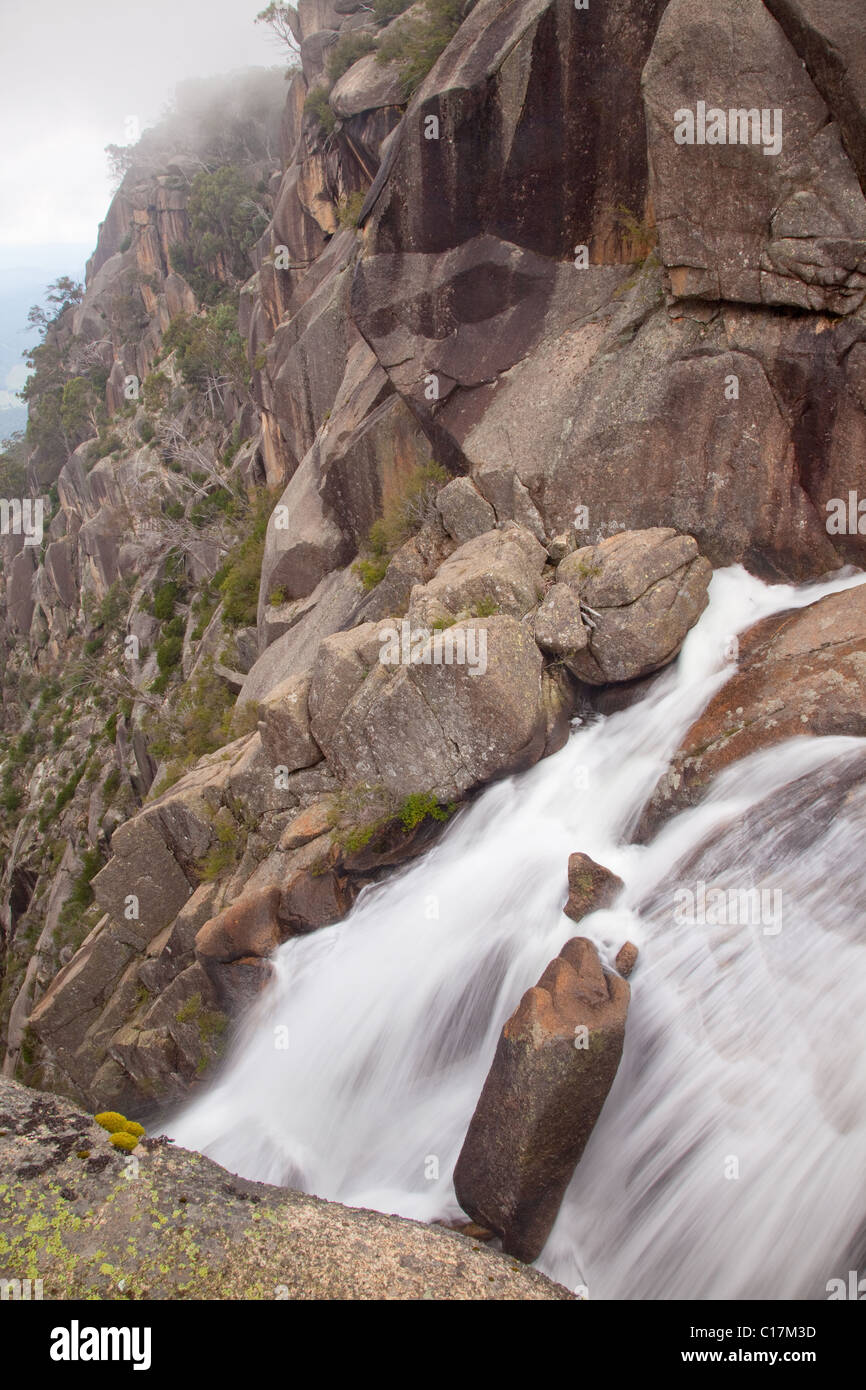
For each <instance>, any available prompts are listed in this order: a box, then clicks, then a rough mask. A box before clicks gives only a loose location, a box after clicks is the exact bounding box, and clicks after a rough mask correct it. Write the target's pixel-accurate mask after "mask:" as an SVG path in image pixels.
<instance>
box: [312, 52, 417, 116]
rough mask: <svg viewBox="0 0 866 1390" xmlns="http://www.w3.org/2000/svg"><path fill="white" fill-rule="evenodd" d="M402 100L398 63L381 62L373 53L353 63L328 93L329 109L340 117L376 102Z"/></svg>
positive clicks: (386, 103)
mask: <svg viewBox="0 0 866 1390" xmlns="http://www.w3.org/2000/svg"><path fill="white" fill-rule="evenodd" d="M404 100H405V97H404V94H403V79H402V76H401V73H400V68H399V65H398V64H396V63H380V62H378V61H377V58H376V54H375V53H367V54H365V55H364V57H363V58H359V59H358V61H357V63H353V64H352V66H351V67H350V68H349V70H348V71H347V72H344V73H343V75H342V77H340V78H338V80H337V81H336V82H335V83H334V85H333V87H332V88H331V92H330V96H329V101H330V104H331V110H332V111H333V112H334V115H335V116H339V117H340V119H341V120H348V118H349V117H350V116H358V115H360V114H361V112H362V111H370V110H372V109H373V108H374V107H377V106H394V105H400V104H401V103H402V102H403V101H404Z"/></svg>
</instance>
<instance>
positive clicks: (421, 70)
mask: <svg viewBox="0 0 866 1390" xmlns="http://www.w3.org/2000/svg"><path fill="white" fill-rule="evenodd" d="M474 4H475V0H426V4H425V6H424V10H423V11H422V12H421V13H420V14H414V15H408V16H407V17H406V18H405V19H403V20H400V22H399V23H397V24H395V25H394V26H393V28H392V30H391V31H390V32H389V33H387V34H385V35H383V37H382V39H381V40H380V41H379V49H378V55H377V58H378V61H379V62H380V63H397V65H398V66H399V68H400V75H401V77H402V79H403V90H404V92H405V94H406V96H407V97H410V96H411V95H412V93H413V92H414V91H415V90H416V89H417V88H418V87H420V85H421V83H422V82H423V81H424V78H425V77H426V76H427V74H428V72H429V71H430V69H431V68H432V67H433V65H434V63H435V62H436V59H437V58H438V57H439V55H440V53H444V51H445V49H446V48H447V47H448V45H449V43H450V42H451V40H452V39H453V37H454V35H455V34H456V33H457V30H458V29H459V28H460V25H461V24H462V23H463V21H464V19H465V18H466V16H467V15H468V14H469V12H470V10H472V8H473V6H474Z"/></svg>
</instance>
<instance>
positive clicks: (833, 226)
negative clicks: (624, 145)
mask: <svg viewBox="0 0 866 1390" xmlns="http://www.w3.org/2000/svg"><path fill="white" fill-rule="evenodd" d="M643 91H644V98H645V102H646V113H647V140H648V149H649V161H650V169H651V188H652V197H653V205H654V208H655V215H656V220H657V222H658V228H659V244H660V248H661V254H662V260H663V263H664V265H665V267H666V269H667V273H668V277H669V280H670V286H671V289H672V291H673V293H674V294H675V295H677V296H680V297H683V298H699V299H709V300H720V299H726V300H739V301H742V302H745V303H749V304H773V305H781V304H790V305H794V306H796V307H798V308H803V309H813V310H817V311H825V312H830V313H834V314H848V313H851V312H852V311H853V310H854V309H856V308H857V307H858V306H859V305H860V304H861V303H862V302H863V299H864V295H866V200H864V197H863V192H862V190H861V188H860V184H859V182H858V179H857V174H856V172H855V170H854V168H853V166H852V164H851V161H850V160H849V158H848V156H847V154H846V153H845V150H844V148H843V144H842V139H841V136H840V131H839V127H838V125H837V124H836V122H835V121H834V120H833V119H832V113H831V112H830V111H829V110H828V108H827V105H826V103H825V102H824V100H823V98H822V97H821V95H820V93H819V91H818V89H817V88H816V86H815V85H814V83H813V82H812V80H811V78H810V76H809V73H808V72H807V70H806V68H805V66H804V64H803V61H802V59H801V58H800V56H799V54H798V53H797V52H796V51H795V49H794V48H793V47H792V46H791V44H790V42H789V41H788V39H787V38H786V37H785V33H784V31H783V29H782V28H781V27H780V25H779V24H778V23H777V22H776V20H775V19H774V18H773V16H772V15H771V14H770V12H769V10H768V9H767V7H766V6H765V5H764V4H763V3H762V0H671V4H669V5H668V7H667V9H666V10H665V13H664V17H663V18H662V21H661V23H660V25H659V29H658V33H657V35H656V38H655V42H654V43H653V47H652V52H651V53H650V56H649V58H648V60H647V64H646V68H645V70H644V74H643ZM699 102H700V106H699V104H698V103H699ZM750 112H752V113H754V115H756V116H757V124H758V125H760V126H761V129H760V130H758V128H757V125H754V126H753V116H750V114H749V113H750ZM732 113H734V114H732ZM759 113H762V114H759ZM686 116H688V119H690V120H691V122H692V128H691V129H690V130H688V129H686V126H685V120H686ZM735 122H736V130H734V123H735ZM676 129H679V131H680V134H681V135H682V137H683V140H684V141H685V142H682V141H678V138H675V130H676ZM705 134H706V139H705V138H704V135H705Z"/></svg>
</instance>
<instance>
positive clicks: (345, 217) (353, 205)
mask: <svg viewBox="0 0 866 1390" xmlns="http://www.w3.org/2000/svg"><path fill="white" fill-rule="evenodd" d="M365 196H366V195H365V193H364V192H363V191H362V190H361V189H358V190H357V191H356V192H354V193H347V194H346V197H345V198H341V199H340V202H339V203H338V204H337V221H338V222H339V224H340V226H341V227H344V228H345V227H349V228H353V227H357V225H358V222H359V221H360V218H361V209H362V207H363V206H364V198H365Z"/></svg>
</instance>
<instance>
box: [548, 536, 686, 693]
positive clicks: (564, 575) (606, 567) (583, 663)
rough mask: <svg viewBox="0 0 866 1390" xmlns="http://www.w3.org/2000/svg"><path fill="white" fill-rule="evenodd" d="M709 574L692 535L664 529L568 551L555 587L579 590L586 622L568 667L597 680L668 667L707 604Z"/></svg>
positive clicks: (601, 682)
mask: <svg viewBox="0 0 866 1390" xmlns="http://www.w3.org/2000/svg"><path fill="white" fill-rule="evenodd" d="M711 576H712V566H711V565H710V563H709V561H708V560H705V559H704V558H703V556H701V555H699V554H698V547H697V542H696V541H695V540H694V538H693V537H692V536H680V535H677V533H676V532H675V531H673V530H671V529H670V528H669V527H653V528H651V529H649V530H646V531H625V532H622V533H621V534H619V535H616V536H610V537H609V538H608V539H607V540H606V541H602V542H601V544H600V545H597V546H584V547H582V548H581V549H580V550H575V551H574V552H573V553H572V554H571V555H567V556H566V558H565V559H564V560H563V561H562V563H561V564H560V566H559V568H558V570H557V572H556V577H557V584H559V583H561V582H564V583H566V584H573V585H576V586H577V587H578V590H579V593H580V596H581V601H582V603H583V604H584V609H585V610H586V609H588V610H589V613H590V618H589V622H591V623H592V624H593V626H592V628H591V630H590V636H589V642H588V643H587V644H586V646H585V647H584V648H583V649H582V650H580V651H578V652H577V653H576V654H575V655H574V656H572V657H570V658H569V660H568V665H569V668H570V670H572V671H573V672H574V674H575V675H576V676H578V677H579V678H580V679H581V680H584V681H587V682H588V683H589V684H590V685H604V684H605V683H606V682H608V681H628V680H634V679H635V678H636V677H638V676H645V675H648V674H649V673H650V672H651V671H657V670H658V669H659V667H661V666H665V665H667V663H668V662H669V661H672V660H673V659H674V657H675V656H676V655H677V652H678V651H679V649H680V647H681V646H682V644H683V641H684V640H685V636H686V633H687V632H688V630H689V628H690V627H692V626H693V625H694V624H695V623H696V622H697V620H698V618H699V617H700V615H701V613H702V612H703V611H704V609H705V608H706V606H707V601H708V600H707V588H708V585H709V582H710V578H711Z"/></svg>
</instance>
